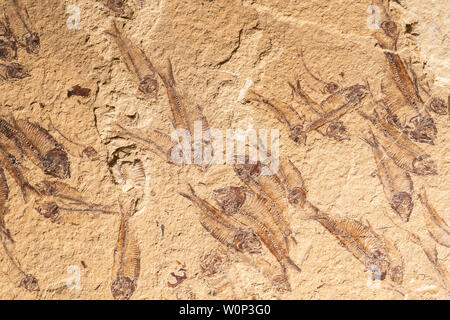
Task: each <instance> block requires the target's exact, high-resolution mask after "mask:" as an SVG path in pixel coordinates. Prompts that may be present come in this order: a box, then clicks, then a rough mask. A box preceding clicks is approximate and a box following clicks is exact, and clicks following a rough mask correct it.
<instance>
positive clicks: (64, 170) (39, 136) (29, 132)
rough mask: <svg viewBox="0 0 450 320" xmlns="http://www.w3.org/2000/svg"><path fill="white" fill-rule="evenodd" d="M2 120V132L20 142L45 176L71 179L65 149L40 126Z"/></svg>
mask: <svg viewBox="0 0 450 320" xmlns="http://www.w3.org/2000/svg"><path fill="white" fill-rule="evenodd" d="M10 122H11V125H10V124H8V123H7V122H6V121H4V120H0V131H3V133H4V135H6V136H7V137H8V138H9V139H14V140H15V141H19V144H20V148H21V150H22V152H24V153H25V154H26V155H27V156H29V157H30V159H31V160H32V161H33V163H34V164H35V165H37V166H38V167H40V168H41V169H42V171H43V172H44V173H45V174H48V175H51V176H53V177H56V178H60V179H66V178H70V162H69V159H68V157H67V153H66V151H65V150H64V147H63V146H62V145H61V144H59V143H58V142H57V141H56V140H55V138H53V136H51V135H50V134H49V133H48V131H47V130H45V129H44V128H42V127H41V126H40V125H39V124H37V123H34V122H30V121H28V120H16V119H14V118H13V117H11V119H10Z"/></svg>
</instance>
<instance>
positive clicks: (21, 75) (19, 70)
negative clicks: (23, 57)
mask: <svg viewBox="0 0 450 320" xmlns="http://www.w3.org/2000/svg"><path fill="white" fill-rule="evenodd" d="M29 76H30V74H29V73H28V70H27V68H26V67H25V66H23V65H21V64H19V63H17V62H12V63H10V64H3V63H0V79H2V80H21V79H25V78H27V77H29Z"/></svg>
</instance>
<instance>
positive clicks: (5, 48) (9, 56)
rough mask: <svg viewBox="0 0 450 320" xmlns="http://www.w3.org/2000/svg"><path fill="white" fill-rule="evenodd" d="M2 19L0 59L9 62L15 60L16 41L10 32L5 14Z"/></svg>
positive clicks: (0, 24)
mask: <svg viewBox="0 0 450 320" xmlns="http://www.w3.org/2000/svg"><path fill="white" fill-rule="evenodd" d="M4 18H5V20H4V21H1V20H0V59H3V60H5V61H11V60H15V59H17V39H16V37H15V35H14V33H13V32H12V30H11V24H10V23H9V19H8V16H7V15H6V12H4Z"/></svg>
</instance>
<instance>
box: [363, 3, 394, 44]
mask: <svg viewBox="0 0 450 320" xmlns="http://www.w3.org/2000/svg"><path fill="white" fill-rule="evenodd" d="M373 7H374V8H373ZM388 7H389V1H388V0H372V10H375V11H372V12H370V13H371V14H375V16H374V17H375V23H377V24H379V25H378V26H377V27H376V28H373V30H372V35H373V37H374V38H375V39H376V40H377V42H378V45H379V46H380V48H382V49H385V50H397V41H398V36H399V34H400V30H399V28H398V27H397V23H395V22H394V21H393V20H392V19H391V17H390V15H389V13H388ZM378 14H379V16H378ZM377 17H379V20H378V21H377Z"/></svg>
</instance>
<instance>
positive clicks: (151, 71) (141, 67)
mask: <svg viewBox="0 0 450 320" xmlns="http://www.w3.org/2000/svg"><path fill="white" fill-rule="evenodd" d="M106 34H108V35H110V36H111V37H112V38H113V39H114V40H115V42H116V44H117V46H118V47H119V50H120V54H121V56H122V59H123V61H124V63H125V65H126V67H127V69H128V71H129V72H131V73H132V74H133V76H134V77H135V78H136V80H137V82H138V86H139V90H140V91H141V92H143V93H144V94H149V95H153V96H155V97H156V96H157V94H158V81H157V80H156V73H157V71H156V69H155V68H154V67H153V64H152V63H151V61H150V59H149V58H148V57H147V56H146V54H145V53H144V51H143V50H142V49H140V48H139V47H137V46H136V45H135V44H133V43H132V42H131V41H130V40H129V39H128V38H126V37H125V36H123V35H122V33H121V32H120V30H119V28H118V27H117V25H116V22H114V21H113V23H112V27H111V30H108V31H106Z"/></svg>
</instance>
